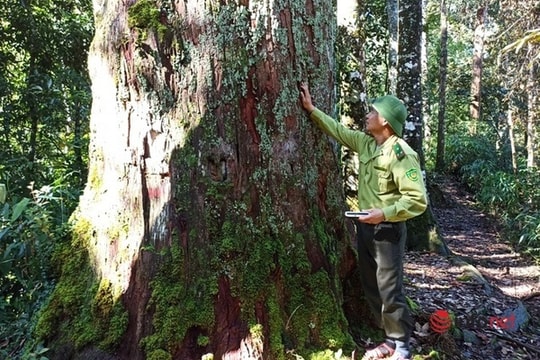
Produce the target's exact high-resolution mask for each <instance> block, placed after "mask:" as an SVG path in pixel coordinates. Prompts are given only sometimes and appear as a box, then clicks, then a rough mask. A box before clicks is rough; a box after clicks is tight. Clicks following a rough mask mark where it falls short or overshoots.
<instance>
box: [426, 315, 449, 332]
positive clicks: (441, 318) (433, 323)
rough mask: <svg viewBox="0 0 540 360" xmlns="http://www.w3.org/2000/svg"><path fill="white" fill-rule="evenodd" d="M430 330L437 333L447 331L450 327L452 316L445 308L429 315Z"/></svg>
mask: <svg viewBox="0 0 540 360" xmlns="http://www.w3.org/2000/svg"><path fill="white" fill-rule="evenodd" d="M429 325H430V327H431V330H433V331H434V332H436V333H438V334H443V333H445V332H447V331H448V330H449V329H450V328H451V327H452V318H451V317H450V314H449V313H448V311H446V310H437V311H435V312H434V313H433V314H431V316H430V317H429Z"/></svg>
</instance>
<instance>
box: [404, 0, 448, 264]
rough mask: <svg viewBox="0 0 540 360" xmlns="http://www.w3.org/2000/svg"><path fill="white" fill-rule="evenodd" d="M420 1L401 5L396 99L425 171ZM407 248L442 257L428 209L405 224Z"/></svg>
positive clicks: (406, 0)
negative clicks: (401, 103)
mask: <svg viewBox="0 0 540 360" xmlns="http://www.w3.org/2000/svg"><path fill="white" fill-rule="evenodd" d="M422 19H423V17H422V0H401V1H400V26H399V29H400V31H399V57H398V59H399V62H398V65H399V66H398V70H399V71H398V74H399V78H398V82H397V95H398V97H399V98H400V99H402V100H404V102H405V105H406V106H407V109H408V111H409V115H408V116H407V120H406V122H405V129H404V132H403V134H404V138H405V139H406V140H407V142H408V143H409V144H410V145H411V147H412V148H413V149H414V150H415V151H416V152H417V153H418V155H419V157H420V163H421V166H422V168H424V167H425V160H424V152H423V148H422V145H423V144H422V142H423V141H422V139H423V138H422V135H423V131H422V127H423V117H422V81H421V53H422V52H421V37H422V30H421V29H422ZM407 234H408V238H407V242H408V246H409V248H411V249H424V250H425V249H429V250H433V251H436V252H439V253H442V254H447V253H448V248H447V247H446V244H445V243H444V241H443V240H442V238H441V236H440V235H439V234H438V230H437V226H436V223H435V220H434V217H433V213H432V210H431V206H428V209H427V210H426V211H425V212H424V214H422V215H421V216H419V217H416V218H414V219H412V220H410V221H408V233H407Z"/></svg>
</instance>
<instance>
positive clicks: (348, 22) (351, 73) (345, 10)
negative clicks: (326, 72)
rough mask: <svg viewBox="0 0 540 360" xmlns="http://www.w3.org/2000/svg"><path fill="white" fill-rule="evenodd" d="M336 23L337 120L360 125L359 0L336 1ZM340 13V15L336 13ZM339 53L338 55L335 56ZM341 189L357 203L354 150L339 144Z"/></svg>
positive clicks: (363, 103)
mask: <svg viewBox="0 0 540 360" xmlns="http://www.w3.org/2000/svg"><path fill="white" fill-rule="evenodd" d="M337 4H338V26H339V29H340V31H341V39H340V41H342V43H338V45H337V46H338V49H339V50H338V53H339V54H338V55H341V57H342V59H341V60H338V61H341V62H342V64H340V65H338V69H339V70H338V72H339V78H340V94H342V98H341V99H340V101H341V103H342V104H343V105H342V106H341V109H342V110H341V114H340V118H341V121H342V122H344V123H345V124H346V125H348V126H350V127H352V128H356V129H360V128H362V127H363V126H364V119H365V116H366V114H367V113H368V112H369V105H368V96H367V92H368V90H367V83H366V75H365V68H366V64H365V54H364V43H365V35H364V29H363V21H362V19H359V16H360V14H363V13H364V5H365V4H364V2H363V1H360V2H358V1H347V0H340V1H338V3H337ZM340 14H341V15H340ZM338 57H339V56H338ZM341 153H342V161H343V176H344V179H345V183H344V190H345V196H346V201H347V204H349V207H350V208H357V206H358V164H359V163H358V154H356V153H355V152H353V151H350V149H347V148H342V149H341Z"/></svg>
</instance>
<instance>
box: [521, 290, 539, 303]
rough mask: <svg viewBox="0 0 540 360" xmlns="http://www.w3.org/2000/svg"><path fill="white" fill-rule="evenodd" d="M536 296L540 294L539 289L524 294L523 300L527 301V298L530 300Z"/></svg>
mask: <svg viewBox="0 0 540 360" xmlns="http://www.w3.org/2000/svg"><path fill="white" fill-rule="evenodd" d="M537 296H540V291H537V292H533V293H532V294H529V295H527V296H524V297H523V299H522V300H523V301H527V300H531V299H532V298H535V297H537Z"/></svg>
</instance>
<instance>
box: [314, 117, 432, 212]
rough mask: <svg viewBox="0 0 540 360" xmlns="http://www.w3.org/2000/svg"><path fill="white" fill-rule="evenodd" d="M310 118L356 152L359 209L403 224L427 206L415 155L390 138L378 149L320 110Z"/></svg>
mask: <svg viewBox="0 0 540 360" xmlns="http://www.w3.org/2000/svg"><path fill="white" fill-rule="evenodd" d="M310 118H311V119H312V120H313V121H315V122H316V123H317V125H318V126H319V127H320V128H321V129H322V130H323V131H324V132H325V133H326V134H328V135H330V136H331V137H333V138H334V139H336V140H337V141H338V142H340V143H341V144H342V145H344V146H346V147H348V148H349V149H351V150H353V151H355V152H357V153H358V157H359V160H360V168H359V171H358V205H359V207H360V209H371V208H374V209H382V211H383V213H384V217H385V221H390V222H398V221H405V220H407V219H410V218H412V217H415V216H418V215H420V214H422V213H423V212H424V211H425V210H426V207H427V197H426V190H425V186H424V179H423V177H422V173H421V171H420V165H419V161H418V154H416V152H415V151H414V150H413V149H411V147H410V146H409V145H408V144H407V143H406V142H405V141H404V140H403V139H400V138H399V137H397V136H396V135H392V136H391V137H390V138H388V139H387V140H386V141H385V142H384V144H382V145H381V146H380V147H377V143H376V142H375V139H374V138H373V137H371V136H369V135H367V134H365V133H364V132H362V131H357V130H352V129H349V128H347V127H346V126H344V125H342V124H341V123H339V122H337V121H335V120H334V119H332V118H331V117H330V116H328V115H326V114H325V113H323V112H322V111H320V110H319V109H315V110H314V111H313V112H312V113H311V114H310Z"/></svg>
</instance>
